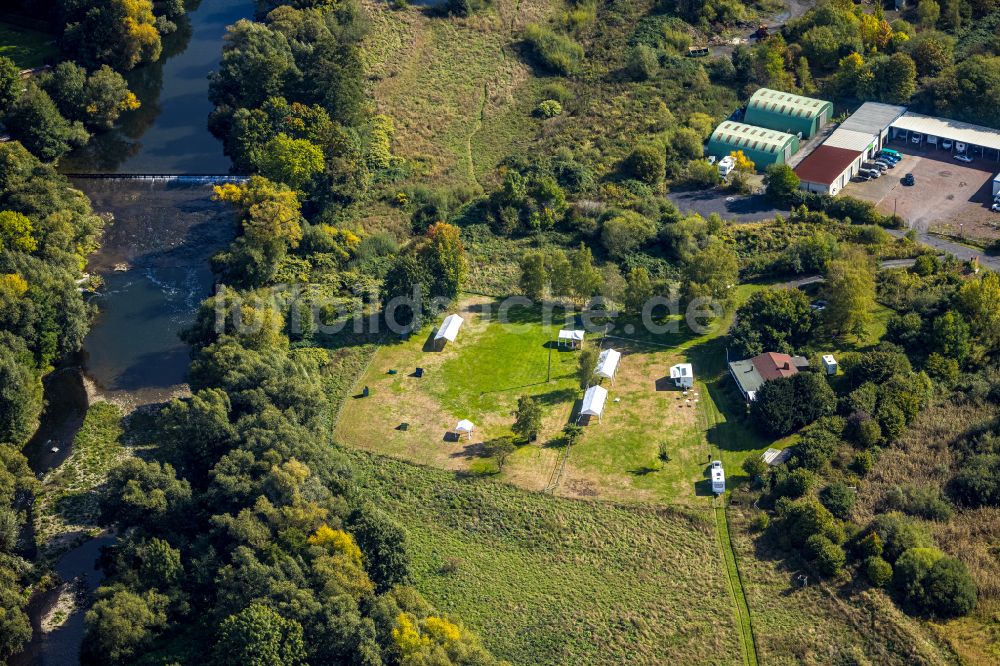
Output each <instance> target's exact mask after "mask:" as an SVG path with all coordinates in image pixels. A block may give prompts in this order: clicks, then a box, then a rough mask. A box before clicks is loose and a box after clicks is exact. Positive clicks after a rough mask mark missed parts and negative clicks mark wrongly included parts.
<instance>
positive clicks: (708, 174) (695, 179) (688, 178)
mask: <svg viewBox="0 0 1000 666" xmlns="http://www.w3.org/2000/svg"><path fill="white" fill-rule="evenodd" d="M681 180H682V182H683V184H684V185H687V186H688V187H694V188H699V189H707V188H709V187H715V186H716V185H718V184H719V183H720V182H721V181H722V176H720V175H719V169H718V168H717V167H716V166H715V165H714V164H709V163H708V160H691V161H690V162H688V164H687V169H686V170H685V171H684V175H683V177H682V178H681Z"/></svg>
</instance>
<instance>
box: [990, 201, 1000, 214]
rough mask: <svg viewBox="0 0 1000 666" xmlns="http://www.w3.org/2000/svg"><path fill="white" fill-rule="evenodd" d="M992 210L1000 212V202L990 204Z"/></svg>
mask: <svg viewBox="0 0 1000 666" xmlns="http://www.w3.org/2000/svg"><path fill="white" fill-rule="evenodd" d="M990 210H991V211H993V212H994V213H1000V203H995V204H993V205H992V206H990Z"/></svg>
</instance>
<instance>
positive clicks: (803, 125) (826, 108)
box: [743, 88, 833, 139]
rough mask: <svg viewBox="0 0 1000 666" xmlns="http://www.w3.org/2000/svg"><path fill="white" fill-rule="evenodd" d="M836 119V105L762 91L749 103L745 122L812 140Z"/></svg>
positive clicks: (777, 92)
mask: <svg viewBox="0 0 1000 666" xmlns="http://www.w3.org/2000/svg"><path fill="white" fill-rule="evenodd" d="M832 117H833V103H831V102H825V101H823V100H820V99H813V98H811V97H803V96H801V95H793V94H792V93H786V92H781V91H780V90H771V89H769V88H761V89H760V90H758V91H757V92H755V93H754V94H753V96H752V97H751V98H750V101H749V102H748V103H747V110H746V114H745V115H744V116H743V120H744V122H746V123H747V124H749V125H758V126H760V127H767V128H768V129H772V130H777V131H779V132H785V133H788V134H795V135H797V136H801V137H802V138H805V139H808V138H811V137H812V136H814V135H815V134H816V133H817V132H819V130H820V129H822V128H823V126H824V125H826V124H827V123H829V122H830V119H831V118H832Z"/></svg>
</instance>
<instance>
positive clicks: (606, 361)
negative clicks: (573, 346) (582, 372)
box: [594, 349, 622, 382]
mask: <svg viewBox="0 0 1000 666" xmlns="http://www.w3.org/2000/svg"><path fill="white" fill-rule="evenodd" d="M621 358H622V353H621V352H620V351H616V350H614V349H605V350H604V351H602V352H601V355H600V356H598V357H597V367H596V368H594V374H595V375H597V376H598V377H607V378H608V379H610V380H611V381H612V382H613V381H614V380H615V373H617V372H618V361H620V360H621Z"/></svg>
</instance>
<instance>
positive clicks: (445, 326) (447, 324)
mask: <svg viewBox="0 0 1000 666" xmlns="http://www.w3.org/2000/svg"><path fill="white" fill-rule="evenodd" d="M463 323H465V320H464V319H462V318H461V317H459V316H458V315H457V314H450V315H448V316H447V317H445V318H444V321H442V322H441V325H440V326H439V327H438V330H437V333H435V334H434V342H435V344H440V345H443V344H444V343H445V341H447V342H454V341H455V338H456V337H458V329H460V328H462V324H463Z"/></svg>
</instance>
